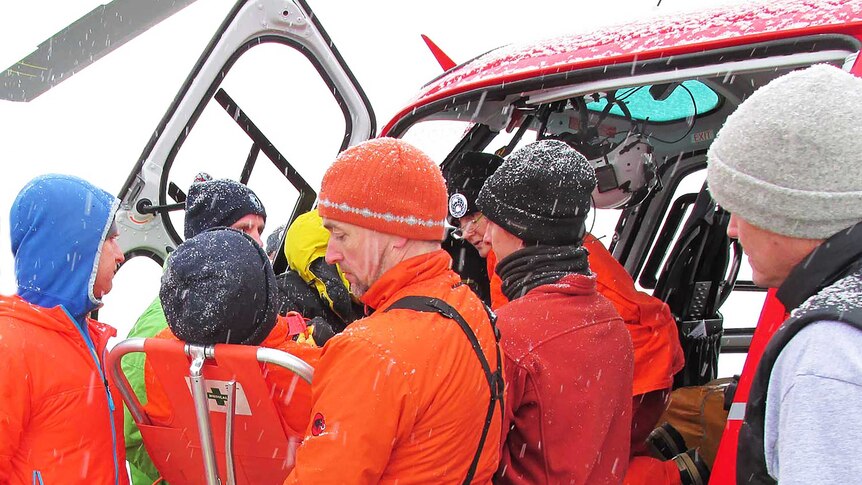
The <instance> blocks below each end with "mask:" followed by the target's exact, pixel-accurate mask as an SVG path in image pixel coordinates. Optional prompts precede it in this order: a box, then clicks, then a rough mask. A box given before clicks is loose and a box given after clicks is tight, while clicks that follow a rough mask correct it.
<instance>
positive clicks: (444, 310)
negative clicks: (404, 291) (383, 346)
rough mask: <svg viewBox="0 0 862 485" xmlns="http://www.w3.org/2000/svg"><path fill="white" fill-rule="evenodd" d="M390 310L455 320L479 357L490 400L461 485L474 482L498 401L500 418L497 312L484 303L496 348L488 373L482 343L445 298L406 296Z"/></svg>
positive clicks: (500, 386)
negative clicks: (489, 392) (480, 434)
mask: <svg viewBox="0 0 862 485" xmlns="http://www.w3.org/2000/svg"><path fill="white" fill-rule="evenodd" d="M389 310H414V311H417V312H428V313H439V314H440V315H443V316H444V317H446V318H449V319H451V320H454V321H455V322H456V323H457V324H458V326H460V327H461V330H463V331H464V334H465V335H467V340H469V341H470V346H471V347H473V351H474V352H476V357H478V358H479V363H480V364H482V370H483V371H484V372H485V379H486V380H487V381H488V388H489V389H490V390H491V399H490V402H489V403H488V412H487V414H486V415H485V426H484V427H483V428H482V436H481V437H480V438H479V447H478V448H477V449H476V454H475V455H474V456H473V462H472V463H471V464H470V469H469V470H468V471H467V476H466V477H465V478H464V484H465V485H466V484H469V483H471V482H472V481H473V475H474V474H475V473H476V467H477V466H478V465H479V457H480V456H482V448H484V447H485V440H486V439H487V438H488V431H489V430H490V428H491V420H492V419H493V418H494V405H495V404H496V403H499V404H500V417H501V418H502V417H503V412H504V411H503V367H502V359H501V357H500V343H499V341H500V334H499V332H498V331H497V326H496V325H495V323H496V321H497V317H496V315H494V313H493V312H492V311H491V310H490V309H489V308H488V307H487V305H486V306H485V311H486V312H487V313H488V319H489V320H490V321H491V329H492V330H493V332H494V340H495V342H494V348H495V349H496V351H497V370H495V371H494V372H491V366H490V365H489V364H488V359H486V358H485V354H484V352H482V346H481V345H479V339H478V338H476V334H475V333H473V329H472V328H470V325H469V324H467V322H466V321H465V320H464V317H462V316H461V314H460V313H458V311H457V310H455V309H454V308H452V305H449V304H448V303H446V302H445V301H443V300H441V299H439V298H431V297H427V296H405V297H404V298H401V299H400V300H398V301H396V302H395V303H393V304H392V306H390V307H389V308H387V309H386V311H387V312H388V311H389Z"/></svg>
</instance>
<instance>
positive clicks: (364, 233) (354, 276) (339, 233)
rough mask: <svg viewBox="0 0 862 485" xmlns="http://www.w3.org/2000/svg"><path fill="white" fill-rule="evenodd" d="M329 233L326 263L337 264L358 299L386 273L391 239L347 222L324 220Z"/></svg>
mask: <svg viewBox="0 0 862 485" xmlns="http://www.w3.org/2000/svg"><path fill="white" fill-rule="evenodd" d="M323 226H324V227H325V228H326V229H327V230H329V233H330V237H329V244H328V245H327V247H326V262H327V263H329V264H338V266H339V267H340V268H341V272H342V273H343V274H344V277H345V278H346V279H347V281H348V282H349V283H350V293H352V294H353V295H354V296H356V297H357V298H359V297H361V296H362V295H364V294H365V292H367V291H368V288H370V287H371V285H373V284H374V282H375V281H377V280H378V279H379V278H380V276H381V275H382V274H383V273H384V272H386V269H387V268H385V265H384V260H385V257H386V252H387V248H388V244H389V242H390V239H391V236H389V235H387V234H383V233H379V232H377V231H372V230H371V229H366V228H364V227H360V226H355V225H353V224H348V223H346V222H338V221H333V220H331V219H326V218H324V219H323Z"/></svg>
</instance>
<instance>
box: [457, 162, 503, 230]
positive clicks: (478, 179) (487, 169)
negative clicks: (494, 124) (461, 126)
mask: <svg viewBox="0 0 862 485" xmlns="http://www.w3.org/2000/svg"><path fill="white" fill-rule="evenodd" d="M502 163H503V159H502V158H501V157H498V156H497V155H494V154H493V153H483V152H467V153H463V154H461V155H460V156H459V157H458V158H456V159H455V160H454V161H453V162H452V163H451V164H450V165H449V166H448V167H447V168H446V171H445V172H444V173H443V176H444V177H445V178H446V188H447V189H448V190H449V213H448V215H447V216H446V219H447V220H448V221H449V224H452V225H455V224H456V221H457V219H460V218H462V217H464V216H466V215H468V214H473V213H474V212H477V211H478V210H479V209H478V208H477V207H476V198H477V197H479V191H480V190H482V185H483V184H484V183H485V180H487V179H488V177H490V176H491V174H492V173H494V172H495V171H496V170H497V169H498V168H500V165H501V164H502Z"/></svg>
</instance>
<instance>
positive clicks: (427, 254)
mask: <svg viewBox="0 0 862 485" xmlns="http://www.w3.org/2000/svg"><path fill="white" fill-rule="evenodd" d="M318 209H319V211H320V215H321V217H323V222H324V226H325V227H326V228H327V229H328V230H329V231H330V233H331V237H330V240H329V246H328V249H327V252H326V261H327V262H328V263H330V264H334V263H338V264H339V266H340V267H341V270H342V271H343V273H344V275H345V277H346V278H347V280H348V281H349V282H350V290H351V292H352V293H353V294H354V295H355V296H358V297H359V298H360V300H361V301H362V302H363V303H364V304H365V305H366V307H367V308H368V309H369V311H370V312H371V313H370V315H369V316H367V317H366V318H362V319H359V320H356V321H354V322H353V323H351V324H350V325H348V327H347V328H346V329H345V330H344V332H342V333H340V334H338V335H336V336H334V337H332V339H331V340H329V341H328V342H327V343H326V345H325V346H324V347H323V353H322V355H321V358H320V361H319V364H318V366H317V369H316V372H315V376H314V385H313V386H312V411H311V412H312V414H313V417H312V422H311V424H310V425H309V427H308V429H307V431H306V436H305V439H304V440H303V442H302V445H301V446H300V447H299V450H298V451H297V457H296V466H295V468H294V469H293V471H292V472H291V474H290V476H289V477H288V479H287V481H286V482H285V483H288V484H297V483H303V484H306V483H327V484H329V483H351V484H357V483H390V484H394V483H398V484H401V485H404V484H426V483H465V482H466V483H482V484H487V483H490V482H491V477H492V475H493V473H494V470H495V469H496V468H497V463H498V462H499V452H500V449H499V444H500V442H499V437H500V434H501V427H502V409H501V408H502V403H501V402H499V399H500V398H501V397H502V375H501V374H502V368H501V367H502V366H501V356H500V353H499V349H498V347H497V342H496V339H495V331H494V328H493V326H492V324H491V321H490V319H489V316H488V314H487V312H486V311H485V308H484V306H483V304H482V302H481V301H480V300H479V298H478V297H477V296H476V295H475V294H474V293H473V291H472V290H470V288H468V287H467V286H466V285H464V284H463V283H462V281H461V278H460V277H459V276H458V275H457V274H456V273H455V272H454V271H452V269H451V265H452V260H451V258H450V257H449V255H448V254H447V253H446V252H445V251H444V250H442V249H441V247H440V241H441V240H442V239H443V235H444V232H445V225H444V220H445V217H446V185H445V182H444V181H443V176H442V174H441V173H440V169H439V167H438V166H437V165H436V164H435V163H434V161H432V160H431V159H430V158H429V157H428V156H427V155H425V154H424V153H423V152H421V151H420V150H418V149H417V148H415V147H413V146H411V145H409V144H408V143H406V142H404V141H401V140H395V139H391V138H381V139H374V140H369V141H366V142H364V143H361V144H359V145H357V146H355V147H352V148H349V149H347V150H346V151H344V152H343V153H341V154H340V155H339V156H338V157H337V159H336V160H335V162H334V163H333V164H332V166H330V167H329V169H328V170H327V171H326V174H325V175H324V177H323V183H322V186H321V189H320V203H319V206H318ZM405 297H412V298H409V299H405ZM471 340H473V342H474V345H471Z"/></svg>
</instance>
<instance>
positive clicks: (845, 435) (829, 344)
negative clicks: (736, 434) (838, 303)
mask: <svg viewBox="0 0 862 485" xmlns="http://www.w3.org/2000/svg"><path fill="white" fill-rule="evenodd" d="M764 437H765V443H764V448H765V452H766V453H765V454H766V467H767V471H768V472H769V474H770V475H771V476H772V477H773V478H775V479H776V480H777V481H778V483H779V484H781V485H790V484H805V485H808V484H814V483H817V484H832V483H842V484H844V483H859V482H860V481H862V460H859V456H860V451H859V447H860V444H862V331H859V330H857V329H856V328H854V327H852V326H850V325H847V324H844V323H840V322H828V321H827V322H817V323H812V324H810V325H808V326H807V327H805V328H804V329H802V330H801V331H800V332H799V333H798V334H797V335H796V336H795V337H793V339H792V340H791V341H790V342H789V343H788V344H787V346H786V347H785V348H784V350H782V352H781V354H780V355H779V357H778V360H777V361H776V363H775V366H774V367H773V369H772V374H771V376H770V379H769V390H768V393H767V397H766V421H765V433H764Z"/></svg>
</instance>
